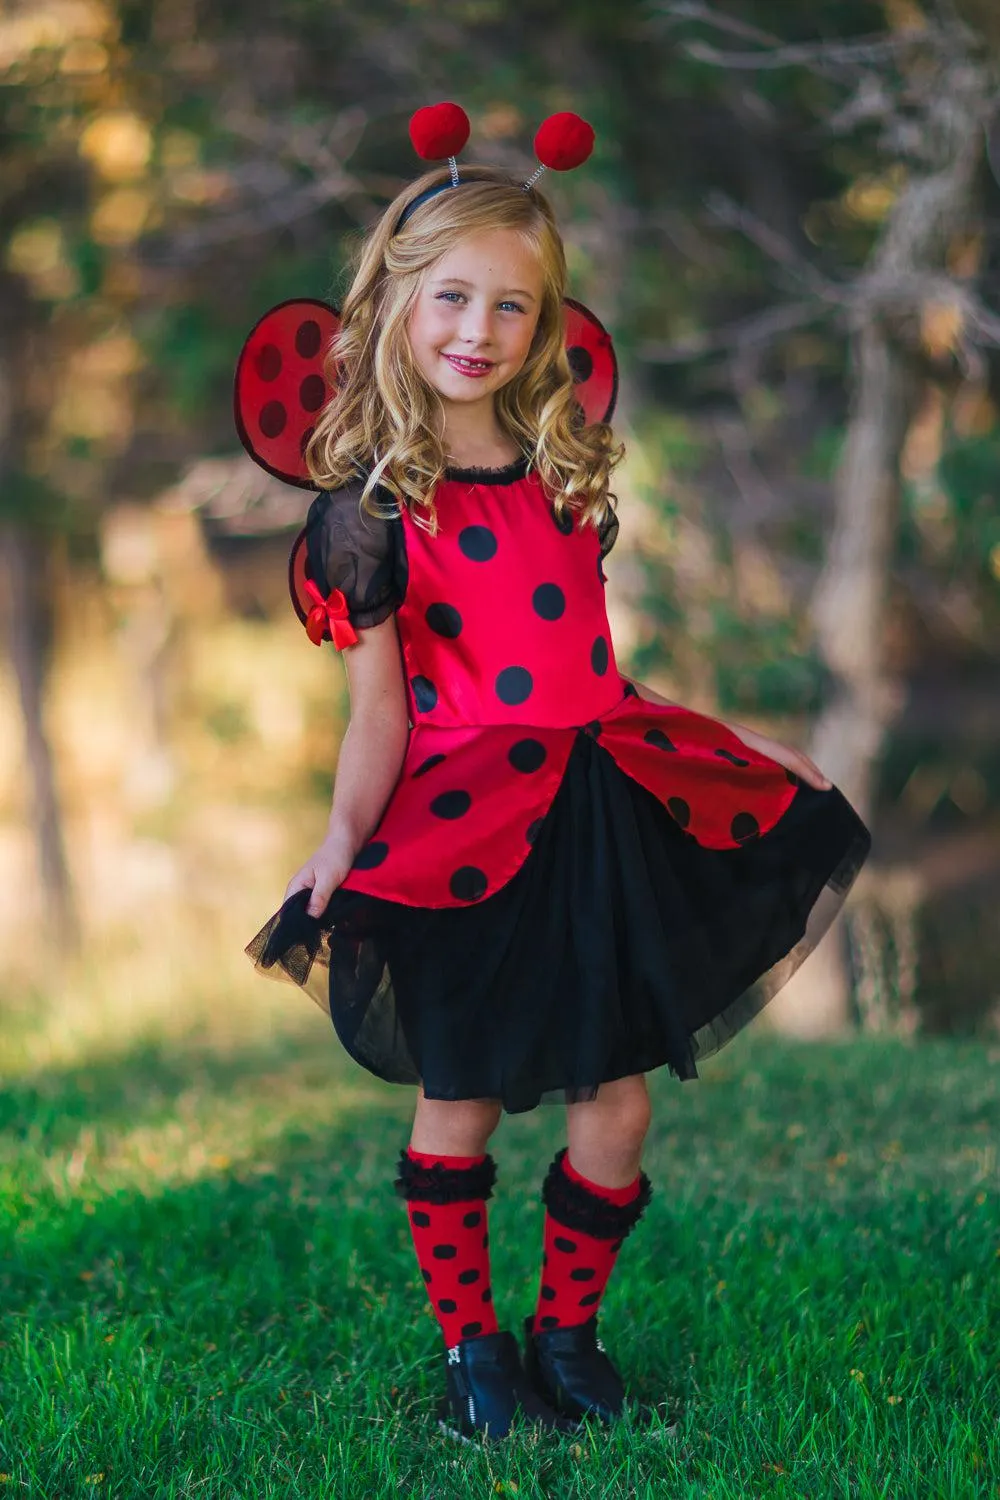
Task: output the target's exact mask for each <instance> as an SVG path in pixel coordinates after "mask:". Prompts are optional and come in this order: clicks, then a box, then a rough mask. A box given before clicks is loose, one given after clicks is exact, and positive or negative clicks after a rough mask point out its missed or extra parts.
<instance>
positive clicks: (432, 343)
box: [408, 229, 542, 410]
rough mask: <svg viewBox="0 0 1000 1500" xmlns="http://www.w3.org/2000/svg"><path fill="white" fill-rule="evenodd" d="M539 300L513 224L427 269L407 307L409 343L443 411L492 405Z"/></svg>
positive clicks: (532, 263) (523, 354) (523, 353)
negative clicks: (414, 297)
mask: <svg viewBox="0 0 1000 1500" xmlns="http://www.w3.org/2000/svg"><path fill="white" fill-rule="evenodd" d="M541 304H542V268H541V265H540V263H539V260H538V256H537V254H536V253H535V251H534V250H533V249H532V247H531V245H530V244H529V243H528V242H527V240H525V239H524V237H523V236H522V235H520V234H518V232H517V231H516V230H514V229H491V230H486V231H484V232H483V233H481V234H474V235H470V236H469V237H468V238H467V239H464V240H460V241H459V243H458V244H457V245H455V246H454V247H453V248H452V249H451V250H448V251H446V253H445V254H444V255H442V256H441V257H440V259H439V260H436V261H435V262H434V264H433V265H431V266H429V267H428V268H427V270H426V271H425V272H424V278H423V281H422V282H421V285H420V290H419V291H418V293H417V298H416V301H415V303H414V305H413V308H412V310H411V312H410V320H409V324H408V332H409V338H410V347H411V349H412V351H413V358H414V360H415V361H416V364H417V368H418V369H419V370H420V373H421V375H423V377H424V379H425V380H426V381H427V383H428V385H430V386H431V387H432V388H433V389H434V390H435V391H437V393H438V395H439V396H440V398H441V400H442V402H443V403H444V405H445V409H446V410H447V408H448V406H449V405H454V406H462V407H464V408H468V407H469V406H470V405H474V404H476V403H483V404H484V405H486V404H488V405H489V407H490V409H492V404H493V397H494V395H495V394H496V392H497V391H498V390H500V388H501V387H502V386H505V385H506V384H507V382H508V381H509V380H513V378H514V376H515V375H516V374H517V372H518V370H520V369H521V367H522V365H523V364H524V362H525V360H526V359H527V357H528V351H529V349H530V348H531V341H532V339H533V337H534V334H535V328H536V326H537V324H538V315H539V312H540V310H541Z"/></svg>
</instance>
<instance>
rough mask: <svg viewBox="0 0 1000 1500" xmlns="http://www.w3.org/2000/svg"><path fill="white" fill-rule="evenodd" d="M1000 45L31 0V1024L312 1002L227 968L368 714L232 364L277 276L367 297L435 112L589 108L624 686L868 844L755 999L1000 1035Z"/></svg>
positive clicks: (6, 324)
mask: <svg viewBox="0 0 1000 1500" xmlns="http://www.w3.org/2000/svg"><path fill="white" fill-rule="evenodd" d="M998 60H1000V24H998V23H997V21H996V18H995V14H994V9H993V7H992V6H991V5H990V4H989V3H987V0H982V3H978V4H977V3H974V0H955V3H954V4H952V3H947V4H946V3H940V4H932V3H930V0H927V3H924V4H920V3H917V0H884V3H862V0H847V3H845V0H816V3H815V4H813V5H811V6H809V7H808V8H806V9H802V8H801V7H789V6H787V5H785V4H781V3H779V0H757V3H750V0H722V3H720V4H718V5H717V6H709V5H702V4H697V3H674V4H669V3H659V4H658V3H649V0H615V3H614V4H611V3H609V0H576V3H574V4H573V5H571V6H566V5H561V6H557V5H553V4H549V3H545V0H502V3H501V0H465V3H455V4H450V5H447V6H441V5H436V4H432V3H423V0H411V3H403V0H370V3H367V4H364V5H361V4H358V3H356V0H341V3H337V0H289V3H284V4H280V5H274V4H266V5H265V4H262V3H259V0H244V3H241V4H240V5H239V6H236V5H233V4H230V3H228V0H31V3H9V4H8V5H7V6H5V8H4V10H3V12H2V15H0V76H2V79H3V87H2V95H0V131H2V138H0V148H2V158H0V205H2V207H0V219H2V233H0V258H2V270H0V300H2V314H0V397H2V399H0V556H2V563H3V566H2V606H3V637H2V639H3V656H2V666H0V715H2V726H3V730H2V734H0V890H2V892H3V897H2V900H0V942H2V951H3V954H4V960H3V963H4V970H5V973H4V978H3V994H4V1003H5V1005H6V1007H7V1014H8V1017H11V1016H15V1015H18V1014H21V1015H24V1014H25V1013H30V1012H31V1011H32V1010H33V1008H34V1007H35V1005H36V1003H37V1001H38V997H39V996H40V995H41V994H42V993H43V992H44V994H46V995H49V996H51V995H52V994H56V993H58V994H60V995H61V996H62V997H63V1017H64V1023H65V1024H69V1020H68V1018H69V1017H70V1016H76V1017H77V1020H78V1022H79V1024H81V1025H84V1024H86V1023H85V1021H84V1016H85V1014H89V1013H90V1012H91V1011H92V1010H93V1007H94V1006H99V1007H102V1008H103V1009H102V1011H101V1013H102V1015H106V1013H107V1012H108V1007H110V1013H113V1014H114V1015H116V1016H119V1017H120V1022H121V1024H122V1025H128V1024H130V1022H129V1019H128V1018H130V1017H133V1016H134V1015H135V1014H136V1013H137V1011H139V1010H141V1009H142V1008H143V1007H145V1008H147V1009H148V1008H149V1007H151V1006H153V1007H160V1008H161V1009H162V1010H163V1011H164V1013H165V1014H167V1015H169V1014H173V1013H175V1012H176V1011H177V1007H182V1008H183V1009H184V1010H185V1014H187V1015H188V1016H189V1017H190V1015H191V1014H197V1015H199V1016H203V1017H205V1018H206V1024H210V1018H211V1017H212V1016H214V1015H217V1014H218V1012H220V1011H225V1012H227V1013H232V1012H233V1011H234V1009H235V1011H237V1012H238V1011H239V1010H240V1007H244V1008H246V1007H250V1009H251V1010H254V1009H255V1008H259V1007H261V1006H264V1005H271V1004H272V1003H273V1004H275V1005H290V1004H291V1005H294V1004H295V1003H296V997H294V996H292V995H291V994H287V995H286V994H285V993H284V992H278V996H280V998H278V997H270V998H268V1000H267V1001H266V1002H265V1001H264V1000H262V999H261V998H260V994H259V992H258V989H256V988H255V986H258V987H259V986H260V984H261V981H259V980H256V979H255V978H254V977H253V976H252V975H251V973H250V971H249V966H248V965H246V961H245V960H244V959H243V957H242V951H241V950H242V946H243V944H244V943H245V942H246V941H247V940H248V939H249V938H250V936H252V934H253V932H254V931H255V930H256V929H257V927H258V926H259V925H260V924H261V922H262V921H263V920H264V919H265V917H266V916H267V915H268V914H269V913H270V911H271V910H272V909H273V908H274V907H275V906H276V905H277V903H278V901H279V900H280V897H281V893H282V891H283V889H284V884H285V881H286V880H287V878H288V875H289V874H290V873H291V871H292V870H293V869H295V868H296V867H297V866H298V864H299V863H300V862H301V860H302V859H303V858H304V856H305V855H306V854H307V853H308V852H309V850H310V849H311V848H312V847H313V845H314V843H315V841H316V839H317V837H318V836H319V834H320V833H321V830H322V828H323V827H324V820H325V814H326V808H327V804H328V798H329V794H330V787H331V782H332V775H333V770H334V766H335V762H336V753H337V744H338V739H339V735H340V733H341V731H342V728H343V725H344V722H345V712H346V697H345V690H344V683H343V674H342V669H341V666H340V663H339V662H338V661H337V660H336V659H335V657H334V655H333V653H332V651H328V650H326V649H324V650H323V651H317V650H316V649H315V648H313V647H312V646H311V645H309V643H308V642H307V641H306V639H305V637H304V634H303V632H302V630H301V627H300V626H299V625H298V623H297V621H296V620H295V618H294V616H293V615H292V612H291V609H290V607H289V603H288V599H287V594H286V585H285V562H286V557H287V552H288V549H289V546H290V543H291V541H292V538H293V537H294V535H295V532H296V530H297V528H298V526H299V524H300V523H301V519H302V516H303V514H304V511H305V508H306V506H307V504H308V495H307V494H305V493H304V492H300V491H295V490H292V489H291V488H288V487H284V486H282V485H280V484H278V483H276V482H274V481H272V480H270V479H268V478H267V476H265V475H264V474H263V473H261V472H260V471H259V470H257V469H255V468H254V467H253V466H252V464H251V463H250V461H249V460H248V459H247V458H246V457H245V456H244V455H243V454H242V452H241V450H240V448H239V446H238V443H237V439H236V436H235V433H234V428H233V421H232V409H231V377H232V371H233V367H234V363H235V360H236V358H237V355H238V352H239V349H240V345H241V343H242V340H243V338H244V336H245V335H246V333H247V332H248V331H249V329H250V327H251V326H252V324H253V323H254V322H255V321H256V319H257V318H258V317H259V316H260V314H261V313H262V312H263V311H264V310H265V309H266V308H267V307H269V306H270V305H271V304H272V303H273V302H275V301H278V300H281V299H283V298H285V297H292V296H300V295H301V296H321V297H328V298H330V299H331V300H333V301H335V302H336V301H338V300H339V299H340V298H341V296H342V293H343V290H344V267H345V265H346V262H347V257H348V255H349V252H350V249H351V246H352V244H353V243H354V242H355V241H356V238H357V235H358V233H359V231H360V230H361V229H363V227H364V226H365V225H366V224H367V223H368V222H369V221H370V220H371V219H372V217H373V216H374V215H376V214H377V213H378V212H379V210H380V208H381V207H382V205H384V203H385V202H386V201H387V200H388V198H389V197H390V196H391V195H392V194H394V193H395V192H396V191H397V190H398V189H399V187H400V186H401V185H402V184H403V183H405V182H406V181H407V180H408V179H409V178H410V177H412V175H413V174H414V173H415V171H416V170H417V166H418V164H417V162H416V160H415V158H414V157H413V155H412V152H411V149H410V146H409V143H408V139H407V133H406V124H407V119H408V116H409V114H410V112H411V111H412V110H413V109H414V108H416V107H418V106H420V105H421V104H424V103H427V102H431V101H434V100H436V99H439V98H456V99H458V100H459V101H460V102H461V103H462V104H463V105H464V106H465V108H466V109H467V110H468V112H469V114H470V115H471V117H472V120H473V134H472V140H471V142H470V146H469V148H468V151H467V157H468V159H470V160H476V159H482V160H485V161H491V162H501V163H507V164H509V165H510V166H511V167H512V168H514V169H516V170H518V171H521V170H524V171H525V172H527V171H528V170H530V169H531V166H532V162H533V157H532V152H531V149H530V148H531V139H532V136H533V133H534V130H535V128H536V127H537V124H538V123H539V122H540V121H541V119H542V118H544V116H545V115H546V114H548V113H550V112H552V111H555V110H558V109H565V108H571V109H575V110H577V111H579V112H580V113H582V114H584V115H585V116H587V117H588V118H589V119H591V120H592V122H593V123H594V125H595V127H596V130H597V148H596V152H595V155H594V158H593V159H592V161H591V163H590V164H589V165H588V167H587V168H586V169H585V170H583V171H580V172H577V173H575V174H573V175H572V176H571V177H566V178H556V177H555V176H554V174H549V176H548V178H547V181H546V184H545V186H546V188H547V190H548V191H549V193H550V195H551V197H552V199H553V201H554V203H555V205H556V207H557V210H558V213H559V215H560V219H561V222H562V224H563V226H564V228H565V234H566V241H567V246H568V253H569V261H570V267H571V281H572V285H571V290H572V292H573V294H574V295H576V296H577V297H579V298H581V299H582V300H584V301H585V302H586V303H588V304H589V305H590V306H591V307H592V308H593V309H594V310H595V311H596V312H597V314H598V316H599V317H600V318H601V319H602V320H603V321H604V323H605V324H606V325H607V326H608V327H609V329H610V330H611V331H612V333H613V336H614V338H615V342H616V346H617V350H618V355H619V360H620V364H621V368H622V377H623V378H622V395H621V402H620V407H619V427H620V431H621V434H622V436H623V437H624V439H625V440H626V442H627V444H628V451H629V456H628V461H627V464H626V466H625V467H624V469H623V470H622V471H620V482H619V484H618V493H619V498H620V505H619V509H620V515H621V519H622V531H621V540H620V541H619V544H618V547H617V549H616V551H615V553H614V555H613V557H612V559H611V561H610V574H611V583H610V589H609V598H610V602H611V610H612V618H613V626H614V630H615V634H616V640H617V643H618V650H619V656H620V660H621V661H622V664H623V667H624V668H625V669H626V670H629V671H631V672H632V673H634V674H636V675H638V676H640V677H641V678H643V679H644V680H646V681H648V682H649V683H651V684H652V685H654V686H656V687H658V688H659V689H660V690H661V691H665V692H666V693H667V694H668V695H669V696H672V697H675V698H678V699H680V700H681V701H683V702H685V703H687V704H689V705H690V706H692V707H694V708H696V709H699V710H701V711H705V712H708V713H718V714H720V715H723V716H725V717H727V718H729V719H735V720H737V721H741V722H747V723H749V724H752V725H753V726H754V727H757V728H761V729H764V730H765V731H766V732H770V733H772V734H774V735H776V736H777V737H778V738H782V739H784V740H786V741H787V742H788V743H791V744H797V745H800V746H802V747H803V748H806V749H808V750H809V751H810V752H811V753H812V754H813V755H814V757H815V758H816V759H817V760H818V761H819V763H820V764H821V765H822V766H823V767H824V769H825V770H827V772H828V773H829V774H830V775H831V776H832V777H833V778H834V779H835V780H836V781H837V782H838V784H839V785H840V786H841V787H842V788H843V789H844V791H845V792H846V793H847V794H848V795H849V796H850V797H851V799H852V800H853V801H854V803H855V805H856V806H857V807H858V808H859V810H860V811H861V812H862V814H863V816H865V817H866V819H867V820H868V821H869V822H870V824H871V827H872V829H873V832H874V836H875V847H874V852H873V856H872V860H871V863H870V865H869V867H868V868H867V869H866V871H865V872H864V875H863V877H862V879H861V881H860V882H859V884H858V887H857V890H856V892H855V894H854V896H853V898H852V901H851V903H850V906H849V908H848V910H847V913H846V916H845V919H844V921H843V922H842V923H841V924H839V926H838V930H837V932H836V933H835V934H833V935H831V937H830V938H829V939H828V940H827V942H826V943H825V944H824V946H823V948H822V949H821V950H820V953H819V954H817V956H816V957H815V958H814V959H813V960H812V961H811V962H810V964H809V965H808V966H807V968H806V970H804V971H803V973H802V975H801V976H800V977H799V979H798V980H797V981H796V983H795V984H794V985H792V986H790V987H789V990H788V991H787V992H786V993H785V995H784V996H782V997H780V998H779V1000H778V1001H777V1002H776V1003H775V1005H774V1006H773V1007H772V1012H771V1015H770V1022H771V1024H773V1025H778V1026H781V1027H785V1028H789V1029H792V1030H796V1031H798V1032H805V1033H809V1034H814V1035H815V1034H826V1033H830V1032H835V1033H836V1032H840V1033H845V1032H850V1031H851V1030H852V1029H856V1028H858V1027H864V1028H868V1029H871V1030H882V1031H895V1032H903V1033H906V1034H923V1033H925V1032H928V1031H937V1032H941V1031H947V1032H960V1033H964V1034H971V1035H975V1036H981V1037H987V1036H991V1035H992V1036H995V1035H996V1033H997V1030H998V1027H1000V989H998V984H997V979H996V975H997V972H998V969H1000V932H998V928H997V924H996V921H995V911H996V908H997V901H998V895H1000V805H998V804H1000V741H998V735H997V728H998V722H1000V694H998V687H1000V633H998V624H1000V513H998V507H997V503H996V489H997V458H998V456H1000V435H998V426H997V418H998V412H997V388H998V371H1000V365H998V359H997V345H998V342H1000V314H997V313H995V312H993V311H992V305H993V303H994V301H995V300H996V299H997V293H998V289H1000V288H998V280H1000V277H998V271H1000V260H998V235H997V230H998V227H1000V217H998V210H1000V189H998V185H997V177H996V173H997V171H1000V137H998V136H997V133H996V129H995V123H994V122H995V114H996V99H997V88H996V83H997V71H998ZM265 988H268V987H267V986H265ZM88 1007H89V1010H88ZM100 1024H101V1025H106V1024H107V1023H106V1019H105V1020H104V1021H102V1022H101V1023H100ZM116 1024H117V1023H116Z"/></svg>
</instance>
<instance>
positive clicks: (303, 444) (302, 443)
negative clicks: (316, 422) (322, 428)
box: [299, 427, 316, 458]
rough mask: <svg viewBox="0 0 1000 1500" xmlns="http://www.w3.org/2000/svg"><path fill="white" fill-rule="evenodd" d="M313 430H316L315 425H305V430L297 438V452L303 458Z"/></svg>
mask: <svg viewBox="0 0 1000 1500" xmlns="http://www.w3.org/2000/svg"><path fill="white" fill-rule="evenodd" d="M315 431H316V429H315V427H307V428H306V430H305V432H304V433H303V434H302V436H301V437H300V438H299V452H300V453H301V454H302V457H303V458H305V456H306V449H307V448H308V447H309V444H310V443H311V442H312V435H313V433H314V432H315Z"/></svg>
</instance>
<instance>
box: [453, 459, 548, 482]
mask: <svg viewBox="0 0 1000 1500" xmlns="http://www.w3.org/2000/svg"><path fill="white" fill-rule="evenodd" d="M527 472H528V460H527V458H526V457H525V456H524V455H523V454H522V456H521V457H520V458H515V460H514V462H513V463H510V464H503V465H501V467H500V468H499V469H445V471H444V477H445V479H457V480H458V482H459V483H460V484H514V483H516V481H517V480H518V479H523V478H524V477H525V475H526V474H527Z"/></svg>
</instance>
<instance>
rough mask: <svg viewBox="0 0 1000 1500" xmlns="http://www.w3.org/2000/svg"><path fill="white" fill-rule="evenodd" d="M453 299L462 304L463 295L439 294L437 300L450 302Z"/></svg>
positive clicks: (455, 293) (459, 293)
mask: <svg viewBox="0 0 1000 1500" xmlns="http://www.w3.org/2000/svg"><path fill="white" fill-rule="evenodd" d="M453 298H454V299H455V300H456V301H458V302H460V301H461V300H462V293H461V292H438V294H437V300H438V301H439V302H450V301H451V300H452V299H453Z"/></svg>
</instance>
